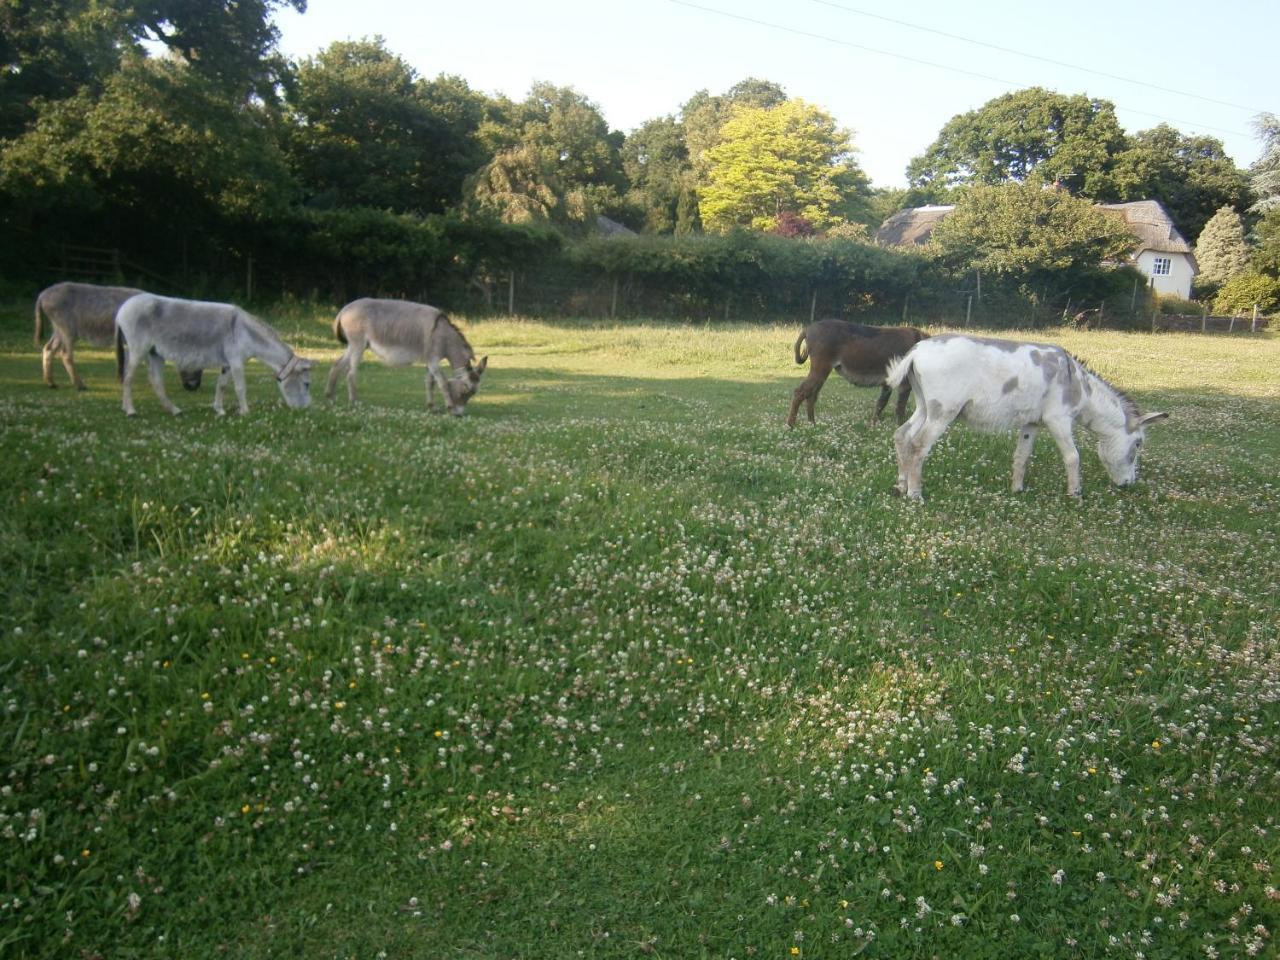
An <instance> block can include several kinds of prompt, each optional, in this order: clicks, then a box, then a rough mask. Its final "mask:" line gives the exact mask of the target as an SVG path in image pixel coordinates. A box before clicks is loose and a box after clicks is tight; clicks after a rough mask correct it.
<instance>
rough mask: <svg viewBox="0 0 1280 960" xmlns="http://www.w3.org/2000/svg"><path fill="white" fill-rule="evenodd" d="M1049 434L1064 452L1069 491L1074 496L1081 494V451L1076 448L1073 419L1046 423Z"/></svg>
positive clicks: (1064, 465)
mask: <svg viewBox="0 0 1280 960" xmlns="http://www.w3.org/2000/svg"><path fill="white" fill-rule="evenodd" d="M1045 426H1047V427H1048V428H1049V435H1050V436H1051V437H1053V440H1054V443H1056V444H1057V445H1058V452H1059V453H1060V454H1062V465H1063V467H1065V468H1066V471H1067V493H1069V494H1070V495H1071V496H1073V497H1078V496H1080V451H1078V450H1077V449H1076V441H1075V438H1074V437H1072V436H1071V421H1070V420H1068V421H1067V422H1066V423H1065V424H1062V423H1058V422H1056V421H1055V422H1052V423H1047V424H1045Z"/></svg>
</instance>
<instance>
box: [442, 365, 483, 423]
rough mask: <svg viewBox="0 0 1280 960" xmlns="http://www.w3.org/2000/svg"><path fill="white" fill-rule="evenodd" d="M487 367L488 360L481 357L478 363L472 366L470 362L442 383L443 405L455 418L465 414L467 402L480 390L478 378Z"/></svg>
mask: <svg viewBox="0 0 1280 960" xmlns="http://www.w3.org/2000/svg"><path fill="white" fill-rule="evenodd" d="M488 365H489V358H488V357H487V356H485V357H482V358H481V359H480V362H479V363H478V364H476V365H475V366H472V364H471V361H470V360H468V361H467V365H466V366H465V367H463V368H462V369H461V370H459V371H458V372H457V373H455V374H454V375H453V376H452V377H450V378H449V379H448V380H446V381H445V382H444V395H445V405H446V406H447V407H448V408H449V412H450V413H451V414H453V415H454V416H455V417H460V416H462V415H463V414H464V413H466V412H467V401H468V400H470V399H471V398H472V397H474V396H475V395H476V391H477V390H479V389H480V376H481V374H483V373H484V371H485V368H486V367H487V366H488Z"/></svg>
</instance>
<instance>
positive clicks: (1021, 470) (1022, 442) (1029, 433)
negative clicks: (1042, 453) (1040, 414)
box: [1013, 425, 1036, 493]
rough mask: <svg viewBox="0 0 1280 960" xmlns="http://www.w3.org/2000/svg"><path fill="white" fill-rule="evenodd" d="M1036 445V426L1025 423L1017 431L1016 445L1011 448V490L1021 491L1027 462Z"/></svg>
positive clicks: (1025, 475)
mask: <svg viewBox="0 0 1280 960" xmlns="http://www.w3.org/2000/svg"><path fill="white" fill-rule="evenodd" d="M1035 445H1036V428H1035V427H1033V426H1031V425H1027V426H1025V427H1023V428H1022V429H1021V430H1019V431H1018V445H1017V446H1016V447H1014V449H1013V492H1014V493H1021V492H1022V490H1023V487H1024V481H1025V480H1026V478H1027V462H1028V461H1029V460H1030V459H1031V450H1032V448H1033V447H1035Z"/></svg>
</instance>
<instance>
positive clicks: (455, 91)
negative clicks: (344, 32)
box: [286, 37, 486, 213]
mask: <svg viewBox="0 0 1280 960" xmlns="http://www.w3.org/2000/svg"><path fill="white" fill-rule="evenodd" d="M288 107H289V120H290V123H289V124H288V126H287V128H286V143H287V145H288V154H289V158H290V163H291V165H292V166H293V169H294V170H295V172H296V174H297V176H298V179H299V181H300V183H301V186H302V188H303V191H304V194H305V197H306V199H307V201H308V202H309V203H311V204H313V205H315V206H320V207H347V206H370V207H378V208H381V209H386V210H392V211H394V212H397V213H406V212H417V213H440V212H443V211H444V210H446V209H448V208H449V207H452V206H455V205H456V204H457V203H458V202H459V201H460V200H461V198H462V184H463V181H464V180H465V179H466V177H467V176H468V175H470V174H471V173H472V172H473V171H474V170H476V168H478V167H479V166H480V165H481V164H482V163H483V162H484V160H485V154H484V153H483V151H482V148H481V146H480V143H479V140H478V138H477V130H478V129H479V127H480V124H481V121H482V120H483V119H484V115H485V107H486V100H485V98H484V97H483V96H482V95H480V94H477V93H474V92H472V91H471V89H470V88H469V87H468V86H467V84H466V82H465V81H463V80H461V79H459V78H457V77H446V76H441V77H439V78H437V79H436V80H433V81H426V80H423V79H421V78H419V77H418V76H417V73H416V71H415V70H414V69H413V68H412V67H411V66H409V64H407V63H405V62H404V61H403V60H402V59H400V58H399V57H398V56H396V55H395V54H393V53H391V52H390V51H388V50H387V48H386V46H385V44H384V41H383V40H382V38H380V37H376V38H374V39H372V40H359V41H346V42H341V43H334V44H332V45H330V46H329V47H328V48H327V49H326V50H324V51H322V52H321V53H319V54H318V55H316V56H315V57H310V58H308V59H306V60H304V61H303V62H302V63H301V64H300V65H299V66H298V69H297V77H296V80H295V82H294V83H293V84H292V88H291V90H290V94H289V98H288Z"/></svg>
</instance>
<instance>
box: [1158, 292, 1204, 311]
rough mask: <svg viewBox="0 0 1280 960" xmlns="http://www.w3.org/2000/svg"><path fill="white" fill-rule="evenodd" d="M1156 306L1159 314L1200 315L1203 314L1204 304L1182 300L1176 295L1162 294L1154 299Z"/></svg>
mask: <svg viewBox="0 0 1280 960" xmlns="http://www.w3.org/2000/svg"><path fill="white" fill-rule="evenodd" d="M1156 306H1157V308H1158V309H1159V311H1160V312H1161V313H1168V314H1200V313H1204V304H1202V303H1197V302H1196V301H1195V300H1184V299H1183V298H1182V297H1180V296H1178V295H1177V294H1176V293H1162V294H1160V295H1159V296H1158V297H1156Z"/></svg>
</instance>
